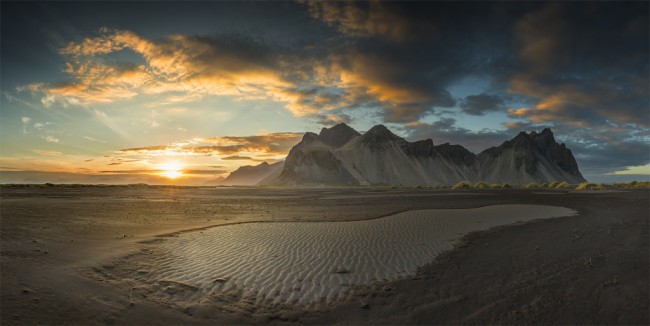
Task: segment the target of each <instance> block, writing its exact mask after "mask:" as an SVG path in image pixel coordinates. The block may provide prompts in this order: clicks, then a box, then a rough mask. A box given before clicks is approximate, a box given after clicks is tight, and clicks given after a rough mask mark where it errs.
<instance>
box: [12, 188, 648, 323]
mask: <svg viewBox="0 0 650 326" xmlns="http://www.w3.org/2000/svg"><path fill="white" fill-rule="evenodd" d="M0 196H1V197H0V198H1V211H0V213H1V217H2V219H1V224H0V226H1V245H2V252H1V268H2V277H1V289H0V290H1V294H2V298H1V311H0V312H1V322H2V324H110V323H114V324H215V323H216V324H233V323H246V324H250V323H267V322H274V323H309V324H332V323H352V324H376V323H387V324H458V323H462V324H491V323H500V324H648V322H649V317H648V311H649V309H648V306H649V301H648V297H649V291H648V288H649V282H648V279H649V262H648V261H649V243H648V229H649V221H648V220H649V212H650V192H649V191H648V190H638V189H637V190H622V191H573V190H540V189H490V190H477V189H472V190H454V191H451V190H433V189H413V188H410V189H387V188H381V189H379V188H377V189H373V188H343V189H337V188H321V189H313V188H300V189H288V188H175V187H44V188H20V187H2V189H1V194H0ZM499 204H535V205H550V206H561V207H567V208H570V209H573V210H576V211H577V212H578V213H579V214H578V215H576V216H569V217H561V218H555V219H550V220H541V221H535V222H531V223H526V224H516V225H510V226H505V227H499V228H496V229H492V230H489V231H486V232H481V233H475V234H471V235H469V236H466V237H465V238H464V240H465V241H464V242H463V244H462V245H460V246H459V247H457V248H456V249H454V250H451V251H448V252H446V253H444V254H443V255H442V256H439V257H438V259H436V260H435V261H433V262H431V263H430V264H428V265H426V266H423V267H422V268H421V269H420V270H419V272H418V273H417V274H416V275H413V276H412V277H408V278H406V279H402V280H398V281H394V282H389V283H385V284H378V285H374V286H368V287H366V288H363V289H357V290H356V292H355V293H356V294H355V297H353V298H350V299H348V300H346V301H341V302H338V303H336V304H334V305H331V306H326V307H320V308H319V309H313V308H309V307H302V306H287V305H275V306H272V305H257V304H254V303H251V302H246V301H245V300H240V299H241V298H238V297H237V296H228V297H223V298H220V299H221V300H212V301H205V300H204V301H201V303H200V304H198V303H196V304H193V303H192V302H188V303H187V304H186V305H179V304H174V301H173V300H166V299H165V298H162V297H160V296H159V295H158V294H157V293H148V292H146V291H145V289H143V288H140V287H138V285H137V284H136V283H135V282H134V281H133V279H130V278H129V277H128V275H129V273H128V271H129V268H130V266H126V265H119V263H120V262H123V261H127V260H125V257H127V258H128V257H129V256H132V255H137V254H142V253H143V251H144V252H145V253H146V250H151V249H152V248H153V249H154V250H155V248H156V246H158V245H159V244H160V243H164V242H165V241H169V240H170V239H173V238H174V237H175V236H176V235H178V234H180V232H186V231H187V230H197V232H200V230H201V229H203V228H206V227H210V226H216V225H223V224H231V223H240V222H249V221H346V220H363V219H371V218H377V217H379V216H385V215H388V214H392V213H395V212H400V211H406V210H417V209H431V208H476V207H483V206H488V205H499ZM130 272H137V271H130ZM122 276H125V277H122ZM168 289H170V291H172V290H176V291H178V287H176V288H173V287H172V288H168ZM173 295H174V293H171V294H170V296H173ZM197 302H198V301H197Z"/></svg>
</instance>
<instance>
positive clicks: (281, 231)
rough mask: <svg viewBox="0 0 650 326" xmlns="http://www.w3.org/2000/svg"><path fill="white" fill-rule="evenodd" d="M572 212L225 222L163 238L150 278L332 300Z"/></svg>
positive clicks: (493, 209) (304, 300) (287, 298)
mask: <svg viewBox="0 0 650 326" xmlns="http://www.w3.org/2000/svg"><path fill="white" fill-rule="evenodd" d="M574 213H575V212H574V211H572V210H570V209H567V208H563V207H551V206H538V205H498V206H488V207H482V208H476V209H435V210H420V211H410V212H404V213H398V214H395V215H391V216H388V217H384V218H379V219H375V220H367V221H353V222H277V223H247V224H238V225H229V226H221V227H215V228H212V229H209V230H206V231H204V232H203V233H198V232H192V233H188V234H184V235H181V236H180V237H179V238H177V239H174V240H171V241H169V242H165V243H164V244H163V248H164V250H165V252H166V255H165V257H166V258H165V259H163V260H162V261H160V262H158V264H157V265H158V270H157V271H156V272H155V273H154V274H153V275H150V276H152V277H154V278H155V279H157V280H161V279H165V280H174V282H178V283H179V284H188V286H192V287H195V288H196V289H197V291H196V292H195V293H194V294H195V295H205V294H208V293H209V294H215V293H218V292H221V291H223V292H226V291H234V290H237V291H241V292H242V294H243V295H244V296H245V297H252V298H253V300H255V301H257V302H269V301H273V302H275V303H290V304H296V303H298V304H310V303H314V302H318V301H321V300H323V299H324V300H325V301H326V302H333V301H336V300H337V299H338V298H339V297H340V296H342V295H344V294H345V292H346V290H347V289H348V288H349V287H350V286H351V285H363V284H371V283H372V282H373V281H385V280H392V279H396V278H400V277H404V276H408V275H412V274H414V273H415V272H416V269H417V268H418V267H419V266H422V265H425V264H427V263H430V262H431V261H433V260H434V258H435V257H436V256H438V255H439V254H440V253H441V252H443V251H445V250H449V249H451V248H452V246H453V244H454V241H457V240H458V239H460V238H461V237H462V236H463V235H464V234H467V233H469V232H472V231H481V230H486V229H489V228H491V227H494V226H499V225H505V224H510V223H514V222H517V221H529V220H533V219H539V218H550V217H558V216H567V215H572V214H574ZM156 274H157V275H156Z"/></svg>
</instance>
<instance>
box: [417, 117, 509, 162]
mask: <svg viewBox="0 0 650 326" xmlns="http://www.w3.org/2000/svg"><path fill="white" fill-rule="evenodd" d="M405 131H406V132H407V133H408V137H407V138H408V139H409V140H410V141H416V140H421V139H431V140H432V141H433V143H434V144H435V145H439V144H444V143H450V144H452V145H461V146H463V147H465V148H467V149H468V150H469V151H470V152H473V153H475V154H478V153H480V152H482V151H484V150H486V149H488V148H490V147H493V146H499V145H501V144H502V143H503V142H504V141H506V140H508V139H510V138H512V137H514V136H516V133H513V132H509V131H504V130H490V129H484V130H480V131H472V130H469V129H465V128H463V127H460V126H457V125H456V120H455V119H453V118H442V119H440V120H438V121H435V122H433V123H431V124H428V123H419V124H415V125H411V126H408V127H406V130H405Z"/></svg>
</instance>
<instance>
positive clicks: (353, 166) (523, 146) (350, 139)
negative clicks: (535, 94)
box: [259, 123, 584, 185]
mask: <svg viewBox="0 0 650 326" xmlns="http://www.w3.org/2000/svg"><path fill="white" fill-rule="evenodd" d="M464 180H468V181H470V182H477V181H484V182H488V183H510V184H524V183H528V182H536V183H539V182H553V181H560V182H561V181H567V182H570V183H579V182H582V181H584V178H583V177H582V174H580V171H579V170H578V165H577V163H576V161H575V159H574V157H573V154H572V153H571V151H570V150H569V149H568V148H566V146H565V145H564V144H558V143H557V142H556V141H555V138H554V137H553V133H552V132H551V130H550V129H544V130H543V131H542V132H541V133H539V134H538V133H536V132H534V131H533V132H531V133H529V134H526V133H524V132H522V133H520V134H518V135H517V136H516V137H514V138H513V139H511V140H509V141H506V142H504V143H503V144H502V145H500V146H498V147H492V148H489V149H487V150H485V151H483V152H481V153H480V154H479V155H475V154H473V153H472V152H470V151H468V150H467V149H465V148H464V147H463V146H460V145H450V144H449V143H445V144H440V145H434V144H433V141H431V139H426V140H420V141H416V142H408V141H406V140H405V139H404V138H401V137H399V136H397V135H395V134H394V133H392V132H391V131H390V130H389V129H388V128H386V127H385V126H383V125H377V126H374V127H372V128H371V129H370V130H368V131H367V132H366V133H364V134H360V133H359V132H357V131H356V130H354V129H352V128H351V127H349V126H348V125H346V124H344V123H342V124H338V125H336V126H334V127H332V128H329V129H328V128H323V129H322V130H321V132H320V134H318V135H317V134H315V133H311V132H308V133H306V134H305V135H304V136H303V139H302V140H301V141H300V142H299V143H298V144H297V145H295V146H294V147H293V148H292V149H291V151H290V152H289V155H288V156H287V158H286V161H285V163H284V166H283V167H282V169H281V170H278V171H277V172H276V173H274V174H272V175H270V176H268V177H267V178H265V179H264V180H262V181H261V182H260V183H259V184H281V185H372V184H396V185H452V184H455V183H457V182H460V181H464Z"/></svg>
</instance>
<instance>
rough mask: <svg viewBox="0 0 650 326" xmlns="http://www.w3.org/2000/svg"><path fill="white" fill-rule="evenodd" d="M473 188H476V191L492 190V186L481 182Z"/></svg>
mask: <svg viewBox="0 0 650 326" xmlns="http://www.w3.org/2000/svg"><path fill="white" fill-rule="evenodd" d="M472 188H474V189H486V188H490V186H489V185H488V184H487V183H485V182H482V181H479V182H477V183H475V184H474V186H473V187H472Z"/></svg>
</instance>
